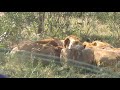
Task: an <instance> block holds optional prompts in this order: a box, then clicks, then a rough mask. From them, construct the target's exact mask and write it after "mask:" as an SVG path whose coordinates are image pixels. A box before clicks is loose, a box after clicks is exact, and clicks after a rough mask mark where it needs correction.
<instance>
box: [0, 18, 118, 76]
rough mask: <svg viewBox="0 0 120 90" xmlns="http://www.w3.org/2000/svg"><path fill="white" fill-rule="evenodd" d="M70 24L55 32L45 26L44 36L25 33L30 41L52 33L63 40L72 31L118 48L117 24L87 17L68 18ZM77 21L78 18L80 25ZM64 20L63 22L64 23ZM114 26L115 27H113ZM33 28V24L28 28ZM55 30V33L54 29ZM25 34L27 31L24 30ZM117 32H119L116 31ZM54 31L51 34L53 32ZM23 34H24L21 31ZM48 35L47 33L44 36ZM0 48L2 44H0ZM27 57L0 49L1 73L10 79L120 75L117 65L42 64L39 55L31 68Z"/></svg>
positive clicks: (82, 37) (23, 54)
mask: <svg viewBox="0 0 120 90" xmlns="http://www.w3.org/2000/svg"><path fill="white" fill-rule="evenodd" d="M69 21H70V26H69V27H68V28H67V31H65V30H66V28H64V27H63V28H62V27H61V28H60V29H61V30H59V28H58V27H53V30H52V31H54V32H47V31H48V30H49V28H48V27H47V26H45V32H44V35H43V34H40V35H36V34H35V32H32V33H31V34H30V35H28V36H27V35H26V34H25V36H26V38H28V39H30V40H39V39H43V38H46V37H50V36H55V37H59V38H61V39H63V38H64V37H66V36H67V35H69V34H75V35H77V36H78V37H80V38H81V41H82V42H83V41H86V40H87V39H90V41H93V40H100V41H105V42H108V43H110V44H111V45H113V46H114V47H120V39H119V32H118V31H119V27H117V25H116V24H114V25H113V24H111V23H110V22H106V23H102V21H100V20H98V19H97V18H93V17H91V18H88V17H87V16H86V17H85V18H84V20H81V19H78V18H69ZM79 21H81V22H80V23H82V24H81V25H80V24H77V23H79ZM63 23H64V22H63ZM115 25H116V27H114V26H115ZM31 28H32V27H31ZM56 30H58V32H57V31H56ZM24 32H26V33H27V30H24ZM117 32H118V33H117ZM53 33H54V35H53ZM22 35H23V36H24V33H23V34H22ZM47 35H49V36H47ZM0 47H3V46H2V45H0ZM29 57H30V56H29V55H27V54H25V53H22V54H20V55H16V54H15V55H14V56H11V55H10V54H9V53H6V51H5V52H4V50H2V51H1V52H0V73H3V74H6V75H8V76H9V77H10V78H118V77H120V75H119V74H120V67H119V65H118V67H98V68H99V69H98V70H96V69H95V68H96V67H95V66H94V67H95V68H92V69H91V68H88V67H86V66H84V65H83V66H81V65H78V66H76V65H70V66H61V65H58V64H55V63H54V62H50V64H49V65H45V66H44V65H43V64H42V63H41V60H43V58H39V63H38V65H37V67H33V65H32V64H33V61H32V59H31V58H29Z"/></svg>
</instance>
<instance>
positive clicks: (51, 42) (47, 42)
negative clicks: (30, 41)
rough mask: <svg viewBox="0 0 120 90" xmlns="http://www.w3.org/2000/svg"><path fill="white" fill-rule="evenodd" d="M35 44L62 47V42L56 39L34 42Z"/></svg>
mask: <svg viewBox="0 0 120 90" xmlns="http://www.w3.org/2000/svg"><path fill="white" fill-rule="evenodd" d="M35 43H38V44H50V45H53V46H63V42H62V40H59V39H57V38H49V39H43V40H40V41H36V42H35Z"/></svg>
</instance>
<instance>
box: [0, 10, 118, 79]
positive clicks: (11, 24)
mask: <svg viewBox="0 0 120 90" xmlns="http://www.w3.org/2000/svg"><path fill="white" fill-rule="evenodd" d="M41 22H42V21H40V20H39V12H4V15H3V16H0V49H1V50H0V51H1V53H0V57H1V59H0V61H1V62H3V63H5V62H6V60H7V61H8V62H6V65H4V64H3V65H4V66H2V63H0V64H1V66H0V67H1V69H3V70H5V71H6V74H7V75H11V77H56V78H59V77H67V78H69V77H112V76H108V74H106V73H104V72H102V73H101V74H97V73H92V74H91V73H90V71H89V70H86V68H85V69H83V68H82V69H81V68H79V69H78V68H74V67H70V68H64V67H61V66H58V65H54V64H53V63H52V64H50V65H48V66H46V67H43V66H42V65H41V64H39V65H38V66H37V67H36V68H34V67H32V63H31V62H30V61H29V62H28V61H26V60H28V59H26V58H28V57H29V55H28V56H27V55H26V54H22V58H21V55H18V56H17V55H16V56H14V57H11V58H9V56H7V55H6V53H7V52H8V51H9V50H5V52H2V51H4V49H5V48H6V49H9V48H10V46H12V45H14V44H18V43H19V42H21V41H23V40H32V41H35V40H40V39H43V38H48V37H57V38H60V39H64V38H65V37H66V36H68V35H70V34H74V35H77V36H78V37H80V38H81V41H86V40H87V39H90V41H93V40H101V41H106V42H108V43H110V44H111V45H113V46H114V47H120V30H119V29H120V25H119V22H120V13H119V12H45V17H44V25H43V26H44V31H42V32H41V33H38V26H39V23H41ZM5 32H6V34H5V35H4V36H1V35H2V34H3V33H5ZM88 72H89V73H88Z"/></svg>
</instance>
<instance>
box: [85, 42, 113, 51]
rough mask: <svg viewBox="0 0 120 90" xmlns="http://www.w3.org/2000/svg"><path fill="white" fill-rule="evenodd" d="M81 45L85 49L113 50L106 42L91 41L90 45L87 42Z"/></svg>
mask: <svg viewBox="0 0 120 90" xmlns="http://www.w3.org/2000/svg"><path fill="white" fill-rule="evenodd" d="M83 45H84V46H85V47H86V48H100V49H111V48H114V47H113V46H112V45H110V44H108V43H106V42H101V41H93V42H92V43H89V42H84V43H83Z"/></svg>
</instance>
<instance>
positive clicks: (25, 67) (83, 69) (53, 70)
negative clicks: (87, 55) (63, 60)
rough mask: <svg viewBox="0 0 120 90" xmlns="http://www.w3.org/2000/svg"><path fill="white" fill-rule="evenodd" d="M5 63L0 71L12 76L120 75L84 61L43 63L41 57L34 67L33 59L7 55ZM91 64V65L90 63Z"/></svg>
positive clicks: (112, 76)
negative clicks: (62, 63) (66, 63)
mask: <svg viewBox="0 0 120 90" xmlns="http://www.w3.org/2000/svg"><path fill="white" fill-rule="evenodd" d="M5 56H6V57H4V60H5V62H4V64H3V65H2V64H1V65H0V68H1V71H0V73H2V74H6V75H7V76H9V77H10V78H117V77H120V75H119V73H118V72H115V71H112V70H111V69H110V68H108V69H107V68H103V67H96V66H92V67H93V68H90V67H88V65H86V64H85V65H84V64H82V63H80V64H79V63H78V64H77V65H76V64H68V65H60V64H56V63H55V62H49V64H48V65H43V63H42V62H41V60H46V59H43V58H42V59H41V58H39V59H38V60H39V63H38V65H37V66H36V67H33V65H32V64H33V62H32V60H30V59H28V58H24V57H23V55H19V57H18V56H17V55H15V56H12V57H11V56H10V55H9V54H7V55H5ZM90 66H91V65H90Z"/></svg>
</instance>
